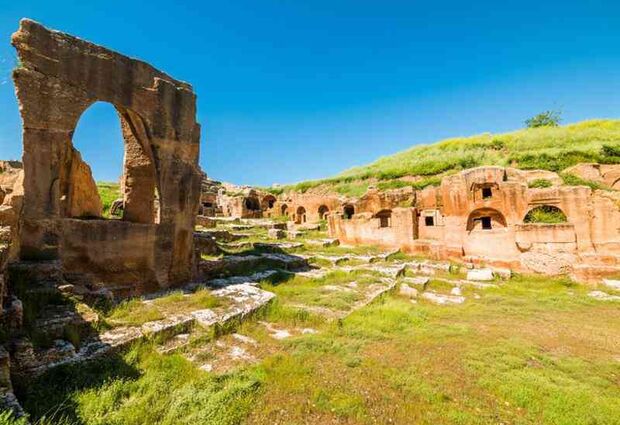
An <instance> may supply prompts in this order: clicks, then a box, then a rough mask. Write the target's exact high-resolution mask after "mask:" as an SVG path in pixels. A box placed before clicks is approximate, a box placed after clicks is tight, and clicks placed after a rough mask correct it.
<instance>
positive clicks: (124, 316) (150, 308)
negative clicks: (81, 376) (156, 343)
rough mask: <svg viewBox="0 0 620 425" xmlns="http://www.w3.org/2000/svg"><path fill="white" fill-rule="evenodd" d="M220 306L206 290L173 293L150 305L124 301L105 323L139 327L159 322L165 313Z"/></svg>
mask: <svg viewBox="0 0 620 425" xmlns="http://www.w3.org/2000/svg"><path fill="white" fill-rule="evenodd" d="M220 305H221V300H219V299H218V298H216V297H214V296H213V295H211V291H209V290H208V289H199V290H198V291H196V292H195V293H193V294H190V295H184V294H183V292H181V291H175V292H172V293H170V294H168V295H166V296H163V297H160V298H157V299H155V300H153V301H152V302H150V303H144V302H143V301H142V299H140V298H134V299H131V300H128V301H124V302H122V303H121V304H119V305H118V306H116V307H114V308H113V309H112V310H111V311H110V312H109V313H108V314H107V315H106V322H108V323H109V324H111V325H113V326H121V325H122V326H139V325H143V324H144V323H147V322H152V321H155V320H161V319H163V318H164V317H165V315H166V313H170V314H175V313H181V312H187V311H192V310H202V309H207V308H215V307H219V306H220Z"/></svg>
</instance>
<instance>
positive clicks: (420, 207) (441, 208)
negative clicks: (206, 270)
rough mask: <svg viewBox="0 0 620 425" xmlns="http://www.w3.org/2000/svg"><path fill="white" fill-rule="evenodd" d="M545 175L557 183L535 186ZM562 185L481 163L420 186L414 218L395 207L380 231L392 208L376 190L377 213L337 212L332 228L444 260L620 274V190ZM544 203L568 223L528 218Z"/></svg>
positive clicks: (347, 239) (355, 240) (347, 237)
mask: <svg viewBox="0 0 620 425" xmlns="http://www.w3.org/2000/svg"><path fill="white" fill-rule="evenodd" d="M601 167H602V166H601ZM586 169H587V170H591V169H592V167H589V168H586ZM594 169H595V170H597V171H600V170H599V168H598V167H594ZM601 169H602V170H603V171H601V173H603V175H607V176H612V175H613V173H614V172H615V168H614V169H612V168H607V167H602V168H601ZM539 178H544V179H547V180H549V181H550V182H551V183H552V186H551V187H549V188H529V187H528V183H530V182H532V181H533V180H536V179H539ZM609 178H610V179H611V178H612V177H609ZM561 184H562V181H561V179H560V178H559V176H558V175H557V174H555V173H550V172H548V171H538V170H534V171H521V170H516V169H512V168H503V167H478V168H474V169H470V170H465V171H462V172H461V173H459V174H455V175H451V176H448V177H445V178H444V179H443V180H442V182H441V185H440V187H428V188H426V189H424V190H421V191H418V192H417V194H416V195H415V197H414V199H415V208H411V209H407V210H408V211H411V215H407V217H406V218H402V216H399V215H397V214H396V211H397V210H398V209H397V208H394V209H392V217H393V219H392V222H391V223H390V224H389V226H388V227H387V228H386V227H383V228H379V225H378V223H379V219H378V218H374V217H375V214H377V213H379V212H380V211H384V212H385V210H386V208H385V205H384V204H382V203H381V202H377V199H380V197H379V196H378V195H377V194H376V193H374V191H370V193H369V194H368V195H367V196H366V197H364V199H367V200H370V199H373V200H374V201H373V202H369V201H366V202H365V203H363V205H364V208H365V209H370V208H373V209H374V210H373V211H369V212H367V213H359V214H356V215H355V216H354V217H353V218H352V219H351V220H346V219H345V218H344V217H342V216H341V215H334V216H333V217H330V220H329V230H330V234H331V236H332V237H336V238H339V239H340V240H341V241H342V242H343V243H351V244H362V243H367V244H377V245H383V246H388V247H394V248H401V249H403V250H405V251H408V252H414V253H421V254H425V255H430V256H431V257H433V258H438V259H457V260H459V259H460V260H464V261H468V262H473V263H485V264H492V265H496V266H501V267H510V268H513V269H516V270H522V271H530V272H538V273H547V274H560V273H574V274H575V275H577V276H581V277H584V278H586V279H591V278H595V277H600V276H603V275H606V274H607V275H609V274H610V273H612V274H613V273H619V272H620V232H619V231H618V229H620V193H618V192H615V191H602V190H597V191H595V192H593V191H592V189H590V188H589V187H586V186H563V185H561ZM360 205H361V204H359V203H358V207H359V206H360ZM541 206H544V207H546V208H557V209H559V210H560V211H561V212H562V213H564V215H565V216H566V221H567V222H565V223H557V224H528V223H525V222H524V219H525V217H526V215H527V214H528V212H530V211H531V210H532V209H534V208H537V207H541ZM397 217H401V218H402V221H400V218H398V219H397ZM411 228H413V231H409V229H411Z"/></svg>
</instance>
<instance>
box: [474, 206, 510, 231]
mask: <svg viewBox="0 0 620 425" xmlns="http://www.w3.org/2000/svg"><path fill="white" fill-rule="evenodd" d="M502 227H506V219H505V218H504V215H503V214H502V213H501V212H499V211H497V210H496V209H493V208H479V209H477V210H474V211H472V212H471V213H470V214H469V217H468V218H467V231H469V232H471V231H477V230H493V229H497V228H502Z"/></svg>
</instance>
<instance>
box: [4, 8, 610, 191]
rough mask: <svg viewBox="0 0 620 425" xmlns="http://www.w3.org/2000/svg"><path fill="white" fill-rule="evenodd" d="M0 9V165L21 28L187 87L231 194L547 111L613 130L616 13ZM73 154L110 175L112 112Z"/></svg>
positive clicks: (8, 137) (9, 134)
mask: <svg viewBox="0 0 620 425" xmlns="http://www.w3.org/2000/svg"><path fill="white" fill-rule="evenodd" d="M180 3H181V2H170V1H160V0H151V1H145V2H137V1H130V0H125V1H122V2H120V1H115V0H107V1H84V0H81V1H68V0H56V1H49V0H48V1H28V0H21V1H8V0H3V1H2V7H0V72H1V74H0V158H18V157H19V156H21V139H20V132H21V131H20V119H19V115H18V110H17V104H16V101H15V96H14V93H13V86H12V83H11V81H10V68H11V67H12V66H13V64H14V51H13V49H12V47H11V46H10V44H9V38H10V35H11V33H12V32H13V31H15V30H16V28H17V25H18V20H19V19H20V18H21V17H29V18H32V19H35V20H37V21H39V22H42V23H43V24H45V25H47V26H48V27H51V28H54V29H59V30H62V31H65V32H69V33H72V34H75V35H78V36H79V37H81V38H85V39H88V40H90V41H93V42H95V43H98V44H102V45H104V46H106V47H109V48H111V49H114V50H117V51H119V52H121V53H124V54H127V55H129V56H133V57H138V58H141V59H143V60H145V61H147V62H150V63H151V64H153V65H154V66H156V67H158V68H160V69H162V70H164V71H165V72H167V73H169V74H170V75H172V76H174V77H176V78H178V79H181V80H184V81H188V82H190V83H191V84H192V85H193V86H194V89H195V90H196V92H197V94H198V119H199V121H200V122H201V124H202V125H203V134H202V146H201V159H200V162H201V165H202V166H203V168H204V169H205V170H206V171H207V173H208V174H209V175H210V176H212V177H214V178H217V179H222V180H226V181H232V182H235V183H245V184H261V185H268V184H271V183H289V182H294V181H300V180H304V179H312V178H319V177H326V176H330V175H333V174H336V173H338V172H340V171H342V170H344V169H346V168H349V167H351V166H354V165H361V164H365V163H368V162H370V161H372V160H374V159H376V158H378V157H379V156H382V155H386V154H390V153H393V152H397V151H400V150H403V149H405V148H408V147H410V146H412V145H414V144H418V143H429V142H433V141H436V140H438V139H441V138H445V137H450V136H462V135H470V134H476V133H481V132H486V131H491V132H500V131H509V130H513V129H516V128H519V127H521V126H522V123H523V120H524V119H526V118H527V117H529V116H531V115H533V114H535V113H537V112H540V111H542V110H546V109H561V110H562V111H563V117H564V121H565V122H574V121H579V120H583V119H588V118H599V117H600V118H618V117H620V49H619V46H620V2H618V1H612V0H607V1H597V0H590V1H587V2H586V1H572V0H571V1H567V0H564V1H543V0H538V1H529V0H521V1H511V0H508V1H505V0H502V1H497V0H495V1H467V2H465V1H441V0H438V1H427V0H426V1H413V0H410V1H389V0H384V1H364V0H357V1H338V0H331V1H323V0H314V1H305V2H302V1H295V0H291V1H283V0H281V1H276V0H261V1H258V0H256V1H250V0H245V1H236V0H227V1H194V2H190V1H185V2H183V4H180ZM74 143H75V145H76V147H77V148H78V149H79V150H80V151H81V152H82V155H83V157H84V158H85V159H86V160H87V161H88V162H89V163H90V165H91V166H92V168H93V170H94V174H95V177H96V178H97V179H99V180H114V179H116V178H117V177H118V176H119V174H120V172H121V164H122V141H121V139H120V129H119V124H118V121H117V119H116V117H115V116H114V115H113V111H112V108H111V107H109V106H108V105H105V104H102V105H95V106H94V107H93V108H91V109H89V110H88V111H87V112H86V113H85V115H84V116H83V117H82V119H81V120H80V123H79V125H78V129H77V130H76V134H75V138H74Z"/></svg>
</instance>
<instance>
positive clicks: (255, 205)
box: [243, 196, 260, 211]
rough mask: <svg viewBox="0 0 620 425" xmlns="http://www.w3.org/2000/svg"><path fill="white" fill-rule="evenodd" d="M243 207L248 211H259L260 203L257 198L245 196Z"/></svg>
mask: <svg viewBox="0 0 620 425" xmlns="http://www.w3.org/2000/svg"><path fill="white" fill-rule="evenodd" d="M243 206H244V207H245V209H246V210H249V211H260V203H259V202H258V198H255V197H253V196H246V197H245V198H243Z"/></svg>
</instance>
